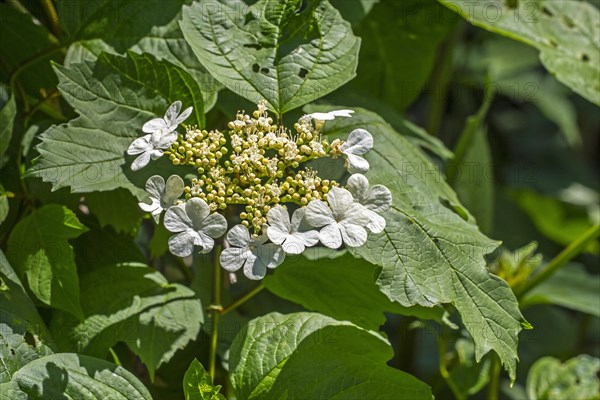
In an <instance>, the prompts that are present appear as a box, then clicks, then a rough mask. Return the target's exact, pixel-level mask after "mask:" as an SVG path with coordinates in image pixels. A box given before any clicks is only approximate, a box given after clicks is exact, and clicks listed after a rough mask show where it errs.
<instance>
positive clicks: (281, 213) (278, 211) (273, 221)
mask: <svg viewBox="0 0 600 400" xmlns="http://www.w3.org/2000/svg"><path fill="white" fill-rule="evenodd" d="M267 221H269V226H270V227H271V228H274V229H276V230H278V231H280V232H286V233H289V232H290V228H291V226H290V215H289V214H288V210H286V209H285V208H284V207H282V206H280V205H277V206H275V207H273V208H271V209H270V210H269V212H268V213H267ZM267 234H268V230H267ZM269 238H271V237H270V236H269ZM271 240H273V239H271Z"/></svg>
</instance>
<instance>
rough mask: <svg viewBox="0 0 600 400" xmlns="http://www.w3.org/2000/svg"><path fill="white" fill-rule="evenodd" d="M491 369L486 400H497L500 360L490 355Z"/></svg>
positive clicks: (500, 370)
mask: <svg viewBox="0 0 600 400" xmlns="http://www.w3.org/2000/svg"><path fill="white" fill-rule="evenodd" d="M492 357H493V358H492V369H491V370H490V386H489V388H488V400H498V391H499V390H500V373H501V372H502V365H501V364H500V358H498V356H497V355H496V354H492Z"/></svg>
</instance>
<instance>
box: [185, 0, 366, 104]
mask: <svg viewBox="0 0 600 400" xmlns="http://www.w3.org/2000/svg"><path fill="white" fill-rule="evenodd" d="M301 4H302V2H301V1H300V0H284V1H276V0H260V1H258V2H257V3H256V4H254V5H253V6H250V7H247V6H245V4H244V3H243V2H241V1H239V0H237V1H233V2H227V1H212V0H204V1H200V2H195V3H193V4H192V5H191V6H189V7H188V6H184V8H183V20H182V22H181V29H182V31H183V35H184V37H185V38H186V40H187V41H188V43H189V44H190V46H191V47H192V49H193V50H194V53H196V56H197V57H198V59H199V60H200V62H202V64H203V65H204V67H205V68H206V69H207V70H208V71H209V72H210V73H211V74H212V75H213V76H214V77H215V78H216V79H218V80H219V81H220V82H221V83H223V84H224V85H225V86H226V87H227V88H228V89H230V90H232V91H233V92H235V93H238V94H239V95H241V96H243V97H245V98H247V99H248V100H250V101H252V102H253V103H257V102H258V101H260V100H262V99H264V100H266V101H267V102H268V103H269V104H270V107H271V108H272V109H273V110H275V111H276V112H277V113H278V114H279V115H281V114H283V113H285V112H287V111H289V110H293V109H294V108H297V107H300V106H302V105H304V104H306V103H308V102H310V101H313V100H315V99H316V98H318V97H322V96H325V95H326V94H327V93H329V92H331V91H333V90H335V89H337V88H338V87H340V86H341V85H343V84H344V83H346V82H348V81H349V80H350V79H352V78H353V77H354V75H355V71H356V65H357V62H358V49H359V46H360V39H358V38H357V37H355V36H354V35H353V34H352V29H351V28H350V24H349V23H347V22H346V21H344V20H343V19H342V17H341V16H340V14H339V12H338V11H337V10H336V9H335V8H333V6H331V4H330V3H329V2H328V1H327V0H311V1H309V2H308V5H307V6H306V8H305V9H302V10H300V7H301Z"/></svg>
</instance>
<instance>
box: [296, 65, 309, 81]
mask: <svg viewBox="0 0 600 400" xmlns="http://www.w3.org/2000/svg"><path fill="white" fill-rule="evenodd" d="M306 75H308V70H307V69H306V68H300V72H299V73H298V76H299V77H300V78H302V79H304V78H306Z"/></svg>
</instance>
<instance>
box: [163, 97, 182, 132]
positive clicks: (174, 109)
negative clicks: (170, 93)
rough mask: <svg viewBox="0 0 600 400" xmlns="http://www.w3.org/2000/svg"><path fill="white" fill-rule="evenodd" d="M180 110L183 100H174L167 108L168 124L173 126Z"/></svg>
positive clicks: (166, 119)
mask: <svg viewBox="0 0 600 400" xmlns="http://www.w3.org/2000/svg"><path fill="white" fill-rule="evenodd" d="M179 110H181V101H179V100H177V101H175V102H173V104H171V105H170V106H169V108H167V112H166V113H165V122H166V123H167V125H168V126H171V125H173V124H174V123H175V119H177V115H179Z"/></svg>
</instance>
